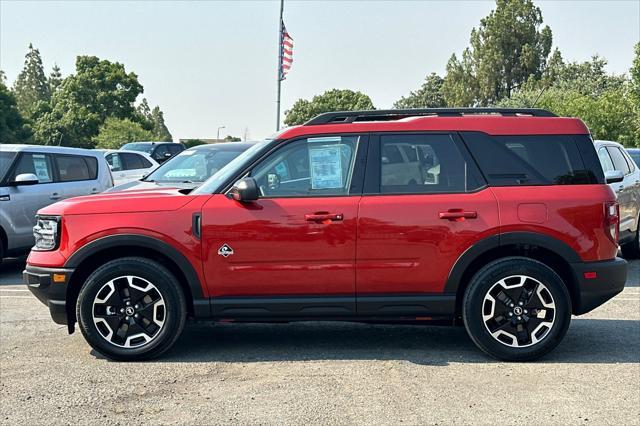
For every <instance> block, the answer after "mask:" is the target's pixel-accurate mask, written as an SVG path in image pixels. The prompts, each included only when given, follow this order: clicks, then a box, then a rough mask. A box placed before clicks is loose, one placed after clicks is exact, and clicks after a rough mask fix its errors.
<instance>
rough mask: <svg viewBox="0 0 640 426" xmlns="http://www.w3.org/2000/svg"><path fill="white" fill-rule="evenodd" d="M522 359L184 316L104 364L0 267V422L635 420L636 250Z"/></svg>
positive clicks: (399, 339)
mask: <svg viewBox="0 0 640 426" xmlns="http://www.w3.org/2000/svg"><path fill="white" fill-rule="evenodd" d="M630 266H631V273H630V274H629V278H628V281H627V288H626V289H625V290H624V291H623V292H622V293H621V294H620V295H618V296H617V297H616V298H614V299H613V300H611V301H609V302H608V303H607V304H605V305H603V306H601V307H600V308H598V309H596V310H595V311H593V312H591V313H589V314H587V315H584V316H582V317H574V319H573V321H572V324H571V327H570V329H569V332H568V334H567V336H566V338H565V340H564V341H563V343H562V344H561V345H560V346H559V347H558V348H557V349H556V350H555V351H554V352H552V353H551V354H550V355H548V356H547V357H546V358H544V359H543V360H540V361H538V362H534V363H522V364H515V363H502V362H497V361H495V360H492V359H490V358H488V357H486V356H484V355H483V354H482V353H481V352H480V351H479V350H477V349H476V348H475V347H474V345H473V343H472V342H471V341H470V340H469V338H468V337H467V335H466V333H465V331H464V329H462V328H451V327H426V326H388V325H359V324H333V323H297V324H284V325H260V324H257V325H240V324H217V325H212V324H203V323H192V324H188V325H187V328H186V330H185V332H184V334H183V336H182V337H181V339H180V340H179V341H178V343H177V344H176V346H175V347H174V348H173V349H172V350H171V351H170V352H169V353H167V354H166V355H165V356H164V357H163V358H162V359H160V360H157V361H153V362H146V363H135V364H134V363H131V364H127V363H115V362H110V361H108V360H106V359H103V358H102V357H100V356H99V354H97V353H95V352H93V351H92V350H91V348H90V347H89V346H88V345H87V344H86V343H85V342H84V340H83V338H82V336H81V334H80V333H79V332H77V333H76V334H74V335H71V336H69V335H68V334H67V332H66V327H63V326H58V325H56V324H54V323H53V322H52V321H51V319H50V317H49V313H48V310H47V308H46V307H45V306H44V305H42V304H41V303H40V302H38V301H37V300H36V299H35V297H33V296H32V295H31V293H29V292H28V290H26V289H25V288H24V286H22V285H21V276H20V271H21V270H22V267H23V263H22V262H20V261H19V260H18V261H9V262H7V263H6V264H4V265H3V266H2V267H1V268H2V270H1V271H0V423H1V424H42V423H47V424H50V423H70V424H71V423H72V424H99V423H100V424H102V423H105V422H108V423H111V424H138V423H143V422H154V423H162V424H167V423H171V424H173V423H181V424H219V423H241V424H248V423H251V424H255V423H261V424H275V423H277V424H301V423H312V424H319V423H322V424H381V423H386V424H388V423H393V424H440V425H442V424H452V423H457V424H470V423H475V424H523V423H537V424H544V425H546V424H597V425H601V424H612V425H613V424H615V425H634V424H635V425H637V424H640V261H634V262H632V263H631V264H630Z"/></svg>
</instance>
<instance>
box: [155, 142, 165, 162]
mask: <svg viewBox="0 0 640 426" xmlns="http://www.w3.org/2000/svg"><path fill="white" fill-rule="evenodd" d="M168 152H169V148H167V146H166V145H160V146H158V147H157V148H156V149H155V151H153V154H152V157H153V158H155V159H156V160H160V161H162V160H164V159H165V158H166V157H165V154H167V153H168Z"/></svg>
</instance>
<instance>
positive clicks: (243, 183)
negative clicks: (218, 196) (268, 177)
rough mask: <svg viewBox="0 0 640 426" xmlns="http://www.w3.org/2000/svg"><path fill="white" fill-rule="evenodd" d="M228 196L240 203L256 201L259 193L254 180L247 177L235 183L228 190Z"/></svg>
mask: <svg viewBox="0 0 640 426" xmlns="http://www.w3.org/2000/svg"><path fill="white" fill-rule="evenodd" d="M229 196H230V197H231V198H233V199H234V200H236V201H240V202H247V201H256V200H257V199H258V197H259V196H260V191H259V190H258V184H257V183H256V181H255V179H253V178H250V177H248V178H244V179H240V180H239V181H237V182H236V183H235V184H234V185H233V187H231V189H230V190H229Z"/></svg>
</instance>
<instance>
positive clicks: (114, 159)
mask: <svg viewBox="0 0 640 426" xmlns="http://www.w3.org/2000/svg"><path fill="white" fill-rule="evenodd" d="M106 159H107V163H109V165H110V166H111V170H112V171H114V172H119V171H120V170H122V162H121V161H120V156H119V155H118V154H109V155H107V157H106Z"/></svg>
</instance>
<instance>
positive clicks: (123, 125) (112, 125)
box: [93, 117, 154, 149]
mask: <svg viewBox="0 0 640 426" xmlns="http://www.w3.org/2000/svg"><path fill="white" fill-rule="evenodd" d="M153 136H154V135H153V133H151V132H150V131H149V130H145V129H144V128H143V127H142V125H141V124H140V123H136V122H134V121H131V120H130V119H128V118H124V119H122V118H114V117H109V118H107V119H106V120H105V122H104V124H103V125H102V126H101V127H100V131H99V133H98V135H97V136H95V137H94V138H93V142H94V143H95V145H96V148H103V149H118V148H120V147H121V146H122V145H124V144H126V143H129V142H135V141H148V140H153V139H154V137H153Z"/></svg>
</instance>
